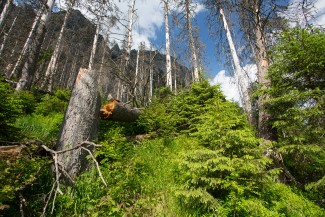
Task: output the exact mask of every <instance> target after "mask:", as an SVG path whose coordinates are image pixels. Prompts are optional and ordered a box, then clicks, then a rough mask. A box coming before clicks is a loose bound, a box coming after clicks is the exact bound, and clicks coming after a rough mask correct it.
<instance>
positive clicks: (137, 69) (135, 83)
mask: <svg viewBox="0 0 325 217" xmlns="http://www.w3.org/2000/svg"><path fill="white" fill-rule="evenodd" d="M139 56H140V46H139V47H138V51H137V62H136V66H135V76H134V93H133V94H134V98H135V97H136V94H137V85H138V84H137V83H138V73H139Z"/></svg>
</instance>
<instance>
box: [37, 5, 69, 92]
mask: <svg viewBox="0 0 325 217" xmlns="http://www.w3.org/2000/svg"><path fill="white" fill-rule="evenodd" d="M73 4H74V1H69V2H68V9H67V12H66V14H65V16H64V21H63V24H62V27H61V30H60V34H59V38H58V40H57V42H56V45H55V48H54V51H53V55H52V57H51V60H50V63H49V64H48V67H47V69H46V72H45V79H44V83H43V88H45V86H46V84H48V87H47V90H48V91H49V92H52V91H53V74H54V72H55V69H56V66H57V62H58V59H59V53H60V48H61V43H62V38H63V33H64V30H65V27H66V25H67V20H68V18H69V17H70V14H71V12H72V7H73Z"/></svg>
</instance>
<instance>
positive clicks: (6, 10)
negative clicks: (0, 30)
mask: <svg viewBox="0 0 325 217" xmlns="http://www.w3.org/2000/svg"><path fill="white" fill-rule="evenodd" d="M11 4H12V0H7V2H6V4H5V6H4V8H3V9H2V11H1V15H0V27H2V26H3V24H4V21H5V19H6V17H7V14H8V13H9V10H10V7H11Z"/></svg>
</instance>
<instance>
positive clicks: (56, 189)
mask: <svg viewBox="0 0 325 217" xmlns="http://www.w3.org/2000/svg"><path fill="white" fill-rule="evenodd" d="M85 146H86V147H85ZM90 146H93V147H101V146H100V145H97V144H95V143H93V142H89V141H83V142H81V143H79V144H77V145H76V146H75V147H73V148H70V149H66V150H61V151H54V150H52V149H50V148H48V147H47V146H45V145H41V147H42V148H44V149H45V150H46V151H47V152H49V153H51V155H52V158H53V160H54V168H55V181H54V183H53V186H52V189H51V191H50V193H49V197H48V198H47V201H46V203H45V206H44V208H43V213H42V216H45V212H46V209H47V207H48V204H49V201H50V200H51V198H52V195H53V192H54V196H53V203H52V209H51V214H53V211H54V207H55V200H56V196H57V193H59V194H61V195H63V193H62V191H61V189H60V177H61V175H63V176H65V177H66V178H68V179H69V180H70V181H71V182H72V183H74V180H73V179H72V178H71V177H70V176H69V175H68V173H67V172H66V171H65V169H64V167H63V165H62V163H61V162H59V161H58V155H59V154H63V153H66V152H69V151H73V150H76V149H79V148H80V149H83V150H85V151H87V152H88V153H89V155H90V156H91V158H92V159H93V161H94V163H95V165H96V168H97V171H98V173H99V176H100V178H101V180H102V182H103V184H104V185H105V187H107V183H106V181H105V179H104V177H103V175H102V173H101V170H100V168H99V164H98V162H97V161H96V159H95V157H94V155H93V154H92V152H91V151H90V150H89V148H88V147H90ZM60 171H61V172H60Z"/></svg>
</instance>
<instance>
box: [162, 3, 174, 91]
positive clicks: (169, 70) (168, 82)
mask: <svg viewBox="0 0 325 217" xmlns="http://www.w3.org/2000/svg"><path fill="white" fill-rule="evenodd" d="M164 11H165V33H166V79H167V80H166V86H167V87H169V88H170V90H173V80H172V65H171V59H170V42H169V25H168V0H164Z"/></svg>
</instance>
